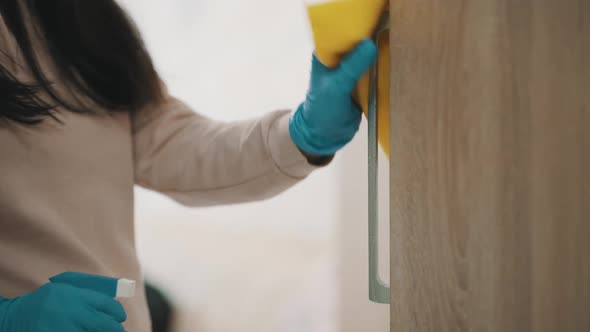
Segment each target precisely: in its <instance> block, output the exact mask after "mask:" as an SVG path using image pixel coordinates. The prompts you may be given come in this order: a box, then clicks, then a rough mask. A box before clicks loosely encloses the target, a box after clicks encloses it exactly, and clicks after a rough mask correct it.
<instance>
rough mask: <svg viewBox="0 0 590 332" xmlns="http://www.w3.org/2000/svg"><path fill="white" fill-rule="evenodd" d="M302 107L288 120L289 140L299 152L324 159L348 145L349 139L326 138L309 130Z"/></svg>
mask: <svg viewBox="0 0 590 332" xmlns="http://www.w3.org/2000/svg"><path fill="white" fill-rule="evenodd" d="M303 107H304V104H301V105H300V106H299V107H298V108H297V111H295V113H294V114H293V115H292V116H291V119H290V120H289V133H290V135H291V139H292V140H293V142H294V143H295V145H296V146H297V147H298V148H299V149H300V150H302V151H303V152H305V153H308V154H312V155H316V156H320V157H324V156H332V155H334V154H335V153H336V152H337V151H338V150H340V149H341V148H342V147H344V146H345V145H346V144H348V142H349V141H350V139H345V140H342V139H340V140H337V139H334V138H327V137H325V136H324V135H321V134H319V133H317V132H315V131H314V130H313V128H310V126H308V125H307V124H306V123H305V119H304V118H303V116H302V115H303Z"/></svg>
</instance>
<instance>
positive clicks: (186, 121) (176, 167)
mask: <svg viewBox="0 0 590 332" xmlns="http://www.w3.org/2000/svg"><path fill="white" fill-rule="evenodd" d="M289 117H290V112H288V111H279V112H272V113H269V114H267V115H265V116H264V117H261V118H258V119H252V120H248V121H239V122H220V121H215V120H212V119H210V118H208V117H205V116H204V115H202V114H199V113H195V112H194V111H193V110H192V109H191V108H190V107H188V106H187V105H186V104H185V103H183V102H181V101H179V100H178V99H175V98H173V97H169V98H167V100H165V102H163V103H161V104H159V105H152V106H150V107H148V108H146V109H144V110H142V111H140V112H138V113H137V114H135V115H134V116H133V121H132V122H133V140H134V158H135V160H134V161H135V180H136V183H137V184H139V185H141V186H143V187H145V188H148V189H153V190H156V191H159V192H162V193H164V194H166V195H168V196H170V197H171V198H173V199H175V200H177V201H178V202H180V203H182V204H185V205H189V206H211V205H218V204H230V203H241V202H250V201H256V200H263V199H266V198H270V197H272V196H274V195H277V194H279V193H281V192H283V191H285V190H286V189H288V188H289V187H291V186H293V185H294V184H296V183H297V182H298V181H300V180H301V179H304V178H305V177H306V176H307V175H309V174H310V173H311V172H312V171H313V170H314V169H317V168H318V166H314V165H312V164H311V163H310V161H311V162H315V163H317V164H326V158H318V157H314V156H311V155H309V156H308V158H306V156H304V154H303V153H302V152H301V151H300V150H299V149H298V148H297V147H296V146H295V144H294V143H293V140H292V139H291V137H290V134H289ZM308 159H309V161H308Z"/></svg>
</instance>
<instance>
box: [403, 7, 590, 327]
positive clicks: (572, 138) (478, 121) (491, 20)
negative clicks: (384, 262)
mask: <svg viewBox="0 0 590 332" xmlns="http://www.w3.org/2000/svg"><path fill="white" fill-rule="evenodd" d="M391 24H392V30H391V31H392V32H391V45H392V60H391V61H392V62H391V67H392V90H391V91H392V95H391V100H392V108H391V220H392V224H391V292H392V295H391V301H392V304H391V330H392V331H394V332H422V331H436V332H445V331H448V332H461V331H470V332H526V331H535V332H541V331H542V332H545V331H546V332H588V331H590V175H589V173H590V114H589V107H590V106H589V105H590V1H588V0H393V1H392V4H391Z"/></svg>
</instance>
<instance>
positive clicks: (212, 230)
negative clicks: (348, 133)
mask: <svg viewBox="0 0 590 332" xmlns="http://www.w3.org/2000/svg"><path fill="white" fill-rule="evenodd" d="M120 2H121V4H122V5H123V6H124V7H125V8H127V9H128V11H129V13H130V15H131V16H132V17H133V18H134V19H135V21H136V22H137V24H138V26H139V27H140V29H141V31H142V33H143V36H144V38H145V40H146V43H147V46H148V49H149V50H150V52H151V54H152V56H153V57H154V60H155V63H156V65H157V67H158V70H159V72H160V74H161V75H162V77H163V79H164V80H165V81H166V83H167V84H168V87H169V90H170V91H171V92H172V93H173V94H174V95H175V96H177V97H179V98H181V99H183V100H184V101H186V102H187V103H188V104H189V105H191V106H192V107H193V108H194V109H195V110H197V111H198V112H201V113H205V114H207V115H208V116H211V117H214V118H217V119H221V120H238V119H244V118H251V117H256V116H260V115H262V114H264V113H265V112H268V111H271V110H274V109H284V108H295V107H297V105H298V104H299V103H300V102H301V101H302V100H303V98H304V95H305V91H306V88H307V81H308V79H309V63H310V59H311V54H312V51H313V43H312V38H311V33H310V30H309V27H308V23H307V17H306V12H305V6H304V1H303V0H250V1H243V0H168V1H161V0H120ZM366 155H367V150H366V123H364V124H363V127H362V129H361V132H360V133H359V135H358V137H357V139H356V140H355V141H354V142H353V143H352V144H350V145H349V146H348V147H347V148H346V149H345V150H344V151H343V152H342V153H340V154H339V155H338V156H337V158H336V160H335V161H334V163H333V164H332V165H330V166H329V167H326V168H325V169H322V170H320V171H318V172H316V173H315V174H313V175H312V176H311V177H310V178H309V179H307V180H306V181H303V182H302V183H301V184H300V185H298V186H296V187H295V188H293V189H292V190H290V191H288V192H287V193H285V194H283V195H281V196H280V197H277V198H275V199H272V200H269V201H266V202H260V203H255V204H247V205H237V206H226V207H220V208H207V209H188V208H184V207H181V206H179V205H178V204H176V203H174V202H172V201H171V200H169V199H167V198H165V197H163V196H160V195H159V194H156V193H152V192H148V191H146V190H142V189H139V188H138V189H137V191H136V203H137V204H136V222H137V245H138V251H139V254H140V259H141V261H142V264H143V267H144V270H145V275H146V278H147V279H148V280H149V281H150V283H152V284H154V285H155V286H156V287H157V288H158V289H160V290H161V291H163V293H164V294H165V295H166V296H167V297H168V298H169V299H170V300H171V302H172V305H173V308H174V312H175V316H174V321H173V329H172V331H178V332H180V331H182V332H185V331H191V332H218V331H258V332H266V331H269V332H270V331H273V332H274V331H282V332H290V331H294V332H295V331H296V332H301V331H306V332H340V331H343V332H348V331H355V332H357V331H365V332H372V331H375V332H379V331H388V330H389V307H388V306H386V305H378V304H372V303H370V302H369V301H368V286H367V284H368V281H367V250H368V249H367V217H366V215H367V203H366V200H367V181H366V174H367V165H366V159H367V157H366ZM381 169H384V170H385V169H386V167H382V168H381ZM380 176H382V180H381V181H380V182H381V183H388V180H387V174H381V175H380ZM387 191H388V188H381V192H382V194H383V195H381V196H382V200H383V201H384V202H387V201H388V197H387V195H386V193H387ZM383 205H385V204H383ZM381 214H382V218H383V219H384V220H382V225H383V229H382V231H381V234H384V236H383V237H382V238H381V243H380V245H381V247H382V250H381V267H382V268H381V271H382V274H383V276H382V278H383V279H384V280H389V271H388V269H389V264H388V242H387V241H388V239H387V235H388V234H389V231H388V230H387V229H386V228H385V227H386V225H387V218H388V211H386V210H384V211H381Z"/></svg>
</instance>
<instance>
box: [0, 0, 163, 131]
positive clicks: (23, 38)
mask: <svg viewBox="0 0 590 332" xmlns="http://www.w3.org/2000/svg"><path fill="white" fill-rule="evenodd" d="M0 14H1V15H2V18H3V20H4V22H5V24H6V26H7V27H8V29H9V30H10V32H11V33H12V34H13V35H14V38H15V39H16V41H17V43H18V46H19V50H20V52H21V53H22V55H23V57H24V60H25V61H26V63H25V64H24V65H26V66H27V67H28V68H29V70H30V72H31V73H32V75H33V78H34V81H33V82H21V81H19V80H17V78H16V77H15V76H14V75H13V74H12V73H11V72H10V71H9V70H8V69H7V68H5V67H4V66H2V65H1V64H0V120H12V121H16V122H19V123H24V124H34V123H39V122H40V121H42V119H43V118H45V117H47V116H51V117H55V114H54V109H55V107H56V106H63V107H64V108H65V109H67V110H69V111H73V112H87V113H92V112H93V110H92V109H91V108H92V107H88V106H79V105H72V104H71V103H70V102H69V101H66V100H65V98H64V97H63V96H60V94H59V93H57V92H56V90H55V89H54V88H53V86H54V83H55V82H50V81H49V80H48V78H47V77H46V75H45V74H44V71H43V69H42V68H41V65H40V61H39V50H36V49H35V47H34V45H35V41H34V39H33V36H35V34H37V35H38V36H39V37H40V38H41V40H42V41H43V43H44V47H45V48H46V50H47V51H48V52H49V55H50V60H51V61H52V62H53V64H54V65H55V68H57V73H58V75H59V79H60V80H61V81H62V82H63V83H65V84H66V85H67V87H68V88H70V89H73V90H74V91H77V92H78V93H82V94H83V95H84V96H86V97H89V98H90V100H91V101H92V102H93V103H94V104H95V105H97V106H99V107H102V108H104V109H107V110H109V111H112V112H121V111H134V110H138V109H140V108H141V107H143V106H145V105H146V104H147V103H150V102H153V101H157V100H159V98H161V97H162V91H161V84H160V80H159V77H158V74H157V73H156V70H155V69H154V66H153V63H152V60H151V58H150V56H149V54H148V52H147V51H146V49H145V46H144V44H143V41H142V39H141V37H140V35H139V33H138V32H137V29H136V27H135V25H134V24H133V22H132V21H131V19H130V18H129V17H128V16H127V15H126V14H125V12H124V10H123V9H122V8H121V7H120V6H119V5H118V4H117V3H116V2H115V0H0ZM0 52H2V53H5V55H8V54H7V52H6V50H0ZM42 92H45V94H46V95H47V96H49V98H40V96H39V95H40V93H42ZM47 99H49V100H47Z"/></svg>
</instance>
